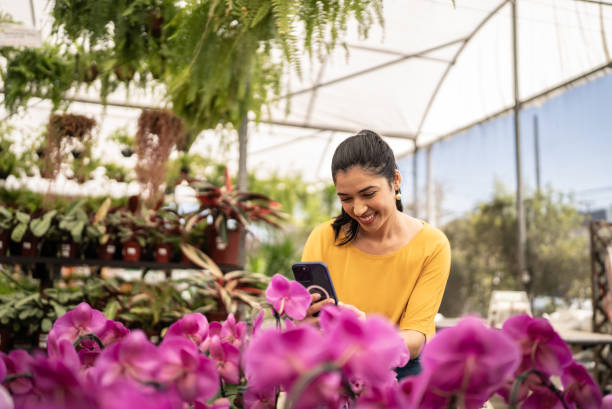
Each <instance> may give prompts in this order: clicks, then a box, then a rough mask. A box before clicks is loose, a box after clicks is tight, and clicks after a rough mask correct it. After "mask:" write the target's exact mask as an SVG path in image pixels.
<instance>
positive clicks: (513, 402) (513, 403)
mask: <svg viewBox="0 0 612 409" xmlns="http://www.w3.org/2000/svg"><path fill="white" fill-rule="evenodd" d="M531 374H535V375H537V376H538V378H540V380H541V381H542V384H543V385H544V386H546V387H547V388H548V389H549V390H550V391H551V392H552V393H554V394H555V396H556V397H557V399H559V401H560V402H561V404H562V405H563V407H564V408H565V409H569V407H568V406H567V404H566V403H565V400H563V396H561V393H560V392H559V390H558V389H557V388H556V386H555V385H554V384H553V383H552V382H550V380H549V379H548V377H547V376H546V375H545V374H544V373H542V372H541V371H538V370H537V369H529V370H527V371H525V372H523V373H522V374H520V375H519V376H518V377H517V378H516V380H515V381H514V384H513V385H512V391H511V392H510V403H509V407H510V409H517V407H518V402H517V401H518V392H519V389H520V387H521V385H522V384H523V382H525V379H527V377H528V376H529V375H531Z"/></svg>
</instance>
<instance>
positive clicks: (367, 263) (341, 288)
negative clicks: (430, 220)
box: [302, 130, 450, 377]
mask: <svg viewBox="0 0 612 409" xmlns="http://www.w3.org/2000/svg"><path fill="white" fill-rule="evenodd" d="M332 178H333V180H334V184H335V186H336V192H337V195H338V198H339V199H340V201H341V203H342V213H341V214H340V215H339V216H338V217H336V218H335V219H333V220H332V221H329V222H326V223H324V224H322V225H319V226H317V227H316V228H315V229H314V230H313V231H312V233H311V234H310V236H309V238H308V240H307V241H306V245H305V246H304V251H303V253H302V261H323V262H325V263H326V264H327V266H328V267H329V271H330V275H331V278H332V281H333V283H334V287H335V290H336V293H337V295H338V299H339V301H340V302H342V303H343V304H344V305H346V306H348V307H349V308H353V309H356V310H358V311H360V312H363V313H364V314H380V315H383V316H385V317H387V318H388V319H389V320H391V321H392V322H393V323H395V324H396V325H397V326H398V328H399V329H400V331H401V334H402V336H403V338H404V339H405V341H406V345H407V346H408V349H409V350H410V356H411V358H412V359H411V360H410V362H409V363H408V364H407V365H406V366H405V367H403V368H398V370H397V371H398V376H399V377H403V376H406V375H410V374H417V373H418V372H420V369H421V367H420V363H419V361H418V356H419V354H420V352H421V350H422V348H423V346H424V345H425V342H426V340H427V339H429V338H431V337H432V336H433V335H434V333H435V326H434V316H435V315H436V313H437V312H438V308H439V307H440V302H441V301H442V295H443V293H444V287H445V285H446V281H447V279H448V274H449V270H450V245H449V243H448V240H447V238H446V236H444V233H442V232H441V231H440V230H438V229H436V228H434V227H432V226H430V225H429V224H427V223H425V222H423V221H421V220H417V219H415V218H413V217H410V216H408V215H407V214H404V213H403V212H402V210H403V209H402V202H401V194H400V184H401V175H400V173H399V170H398V169H397V165H396V163H395V157H394V155H393V151H392V150H391V148H390V147H389V145H387V143H386V142H385V141H383V140H382V138H381V137H380V136H378V135H377V134H376V133H374V132H372V131H367V130H364V131H361V132H359V133H358V134H357V135H355V136H351V137H349V138H347V139H346V140H344V141H343V142H342V143H341V144H340V145H339V146H338V148H337V149H336V152H335V153H334V156H333V159H332ZM318 299H319V296H318V295H315V296H313V304H312V305H311V307H310V310H309V314H310V315H312V314H314V313H315V312H317V311H319V310H320V309H321V308H322V307H323V306H324V305H326V304H328V303H330V302H333V301H331V300H325V301H319V302H317V300H318Z"/></svg>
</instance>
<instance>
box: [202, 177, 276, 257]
mask: <svg viewBox="0 0 612 409" xmlns="http://www.w3.org/2000/svg"><path fill="white" fill-rule="evenodd" d="M193 187H194V188H195V189H196V197H197V198H198V200H199V202H200V210H201V211H204V212H208V214H209V216H210V219H212V223H210V224H209V228H208V251H209V254H210V256H211V257H212V258H213V260H215V261H216V262H217V264H224V265H236V264H237V262H238V249H239V246H240V239H241V233H242V231H244V230H246V229H247V226H248V224H249V223H250V222H255V221H261V222H265V223H266V224H268V225H270V226H273V227H275V228H280V225H279V224H278V222H277V221H279V220H282V219H283V218H284V217H285V216H284V214H283V213H282V212H281V211H280V204H279V203H278V202H275V201H273V200H271V199H270V198H268V197H267V196H264V195H262V194H259V193H251V192H240V191H237V190H234V189H233V186H232V182H231V178H230V177H229V173H228V170H227V168H226V169H225V186H224V187H222V188H220V187H218V186H215V185H212V184H210V183H207V182H196V183H194V184H193Z"/></svg>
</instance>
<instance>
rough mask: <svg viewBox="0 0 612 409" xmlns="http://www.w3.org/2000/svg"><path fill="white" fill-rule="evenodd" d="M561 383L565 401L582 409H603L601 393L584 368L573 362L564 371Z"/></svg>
mask: <svg viewBox="0 0 612 409" xmlns="http://www.w3.org/2000/svg"><path fill="white" fill-rule="evenodd" d="M561 383H562V384H563V388H564V396H565V401H566V402H567V403H568V404H570V405H575V406H577V407H579V408H580V409H599V408H601V401H602V397H601V391H600V390H599V386H597V384H596V383H595V381H593V378H591V375H589V373H588V372H587V370H586V369H585V368H584V366H582V365H580V364H579V363H577V362H572V363H571V364H569V365H568V366H566V367H565V368H564V369H563V374H561Z"/></svg>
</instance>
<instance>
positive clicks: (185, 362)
mask: <svg viewBox="0 0 612 409" xmlns="http://www.w3.org/2000/svg"><path fill="white" fill-rule="evenodd" d="M158 352H159V355H160V360H161V362H160V366H159V367H158V368H157V371H156V372H157V374H156V378H157V380H159V381H161V382H162V383H166V384H168V383H171V384H173V385H174V386H175V387H176V390H177V391H178V394H179V396H180V397H181V398H182V399H183V400H185V401H186V402H194V401H195V400H196V399H209V398H212V397H213V396H214V395H215V394H216V393H217V390H218V389H219V375H218V373H217V370H216V368H215V363H214V362H213V361H212V360H210V359H208V358H207V357H205V356H203V355H200V354H199V353H198V349H197V347H196V346H195V345H194V344H193V342H191V341H189V340H188V339H185V338H182V337H171V338H167V339H165V340H164V342H163V343H162V345H161V346H160V347H159V350H158Z"/></svg>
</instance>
